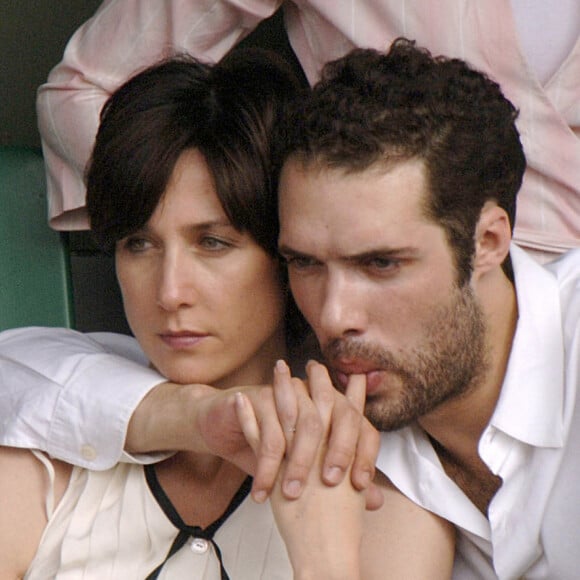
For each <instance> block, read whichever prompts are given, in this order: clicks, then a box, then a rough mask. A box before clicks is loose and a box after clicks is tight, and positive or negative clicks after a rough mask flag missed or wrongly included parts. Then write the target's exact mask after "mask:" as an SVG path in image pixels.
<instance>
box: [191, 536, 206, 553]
mask: <svg viewBox="0 0 580 580" xmlns="http://www.w3.org/2000/svg"><path fill="white" fill-rule="evenodd" d="M208 548H209V542H208V541H207V540H204V539H203V538H193V540H192V541H191V551H192V552H193V553H194V554H205V553H206V552H207V550H208Z"/></svg>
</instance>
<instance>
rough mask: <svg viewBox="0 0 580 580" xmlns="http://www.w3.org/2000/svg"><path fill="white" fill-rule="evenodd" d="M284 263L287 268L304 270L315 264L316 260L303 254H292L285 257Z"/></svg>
mask: <svg viewBox="0 0 580 580" xmlns="http://www.w3.org/2000/svg"><path fill="white" fill-rule="evenodd" d="M286 264H287V265H288V267H289V268H292V269H295V270H305V269H307V268H312V267H314V266H316V264H318V262H317V261H316V260H314V259H313V258H306V257H304V256H292V257H290V258H286Z"/></svg>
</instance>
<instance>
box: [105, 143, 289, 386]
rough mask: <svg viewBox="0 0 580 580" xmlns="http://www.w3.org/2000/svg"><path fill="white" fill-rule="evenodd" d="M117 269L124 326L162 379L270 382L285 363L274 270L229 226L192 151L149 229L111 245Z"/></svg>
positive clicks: (244, 236)
mask: <svg viewBox="0 0 580 580" xmlns="http://www.w3.org/2000/svg"><path fill="white" fill-rule="evenodd" d="M116 267H117V277H118V280H119V284H120V286H121V291H122V294H123V302H124V306H125V312H126V315H127V319H128V321H129V325H130V326H131V329H132V331H133V333H134V334H135V337H136V338H137V340H138V341H139V343H140V344H141V347H142V348H143V350H144V351H145V353H146V354H147V356H148V357H149V359H150V360H151V363H152V364H153V366H155V368H156V369H157V370H159V372H161V373H162V374H163V375H164V376H166V377H167V378H168V379H169V380H171V381H173V382H177V383H206V384H212V385H214V386H219V387H222V388H226V387H229V386H233V385H242V384H256V383H261V382H269V381H270V380H271V372H272V366H273V364H274V362H275V360H276V359H277V358H280V357H283V356H284V354H285V353H284V330H283V322H282V321H283V315H284V291H283V289H282V286H281V282H280V279H279V268H278V264H277V261H276V260H275V259H273V258H272V257H271V256H269V255H268V254H267V253H266V252H265V251H264V250H263V249H262V248H261V247H260V246H259V245H258V244H257V243H256V242H255V241H254V240H253V239H252V238H251V237H250V236H249V235H248V234H246V233H240V232H239V231H237V230H236V229H235V228H234V227H233V226H232V225H231V224H230V222H229V220H228V218H227V217H226V215H225V213H224V211H223V209H222V207H221V205H220V202H219V200H218V197H217V195H216V192H215V188H214V183H213V178H212V176H211V174H210V172H209V170H208V168H207V164H206V162H205V159H204V157H203V156H202V155H201V154H200V153H199V151H197V150H190V151H186V152H184V153H183V154H182V156H181V157H180V158H179V160H178V162H177V164H176V166H175V169H174V171H173V174H172V177H171V179H170V181H169V184H168V187H167V190H166V191H165V195H164V196H163V198H162V199H161V201H160V203H159V205H158V206H157V208H156V209H155V212H154V213H153V215H152V216H151V218H150V220H149V221H148V222H147V224H146V225H145V226H144V227H143V229H142V230H140V231H137V232H135V233H133V234H131V235H130V236H127V237H126V238H124V239H122V240H120V241H119V242H118V243H117V248H116Z"/></svg>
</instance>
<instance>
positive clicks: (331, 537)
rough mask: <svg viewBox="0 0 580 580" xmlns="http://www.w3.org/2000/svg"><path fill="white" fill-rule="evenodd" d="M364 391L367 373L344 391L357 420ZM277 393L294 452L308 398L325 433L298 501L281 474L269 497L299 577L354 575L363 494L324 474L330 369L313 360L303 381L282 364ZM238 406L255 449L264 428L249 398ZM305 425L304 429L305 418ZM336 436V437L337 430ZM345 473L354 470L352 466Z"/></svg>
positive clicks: (354, 433)
mask: <svg viewBox="0 0 580 580" xmlns="http://www.w3.org/2000/svg"><path fill="white" fill-rule="evenodd" d="M365 390H366V384H365V380H364V377H362V376H353V377H351V380H350V382H349V385H348V388H347V391H346V402H347V403H348V405H351V406H352V408H353V410H354V411H356V413H353V414H352V417H353V421H355V422H360V421H361V419H360V418H359V419H355V418H356V417H357V414H358V415H360V416H361V417H362V410H363V408H364V400H365ZM274 392H275V398H276V401H277V405H278V406H279V407H280V406H281V407H282V408H284V409H286V410H288V409H289V410H290V413H288V414H287V415H284V416H281V417H280V418H279V419H280V422H281V424H282V425H284V426H285V428H284V434H285V437H286V439H287V448H288V449H289V450H290V451H292V448H293V447H294V445H295V431H294V428H293V425H296V424H297V422H299V421H300V419H301V418H300V410H301V409H303V408H308V407H307V405H305V399H306V398H307V399H309V400H311V401H312V402H313V403H314V405H315V407H316V409H317V411H318V415H319V419H320V425H321V426H322V438H321V439H320V443H319V445H318V447H317V449H316V450H315V456H314V458H313V459H314V466H313V468H312V470H311V471H310V473H309V475H308V477H307V480H306V484H305V486H304V489H303V492H302V494H301V495H300V497H299V498H298V499H294V500H292V499H287V497H285V495H284V494H283V493H282V482H283V478H282V475H280V476H279V478H278V481H277V485H276V487H275V488H274V491H273V493H272V496H271V502H272V508H273V511H274V515H275V518H276V522H277V524H278V528H279V530H280V533H281V535H282V537H283V538H284V541H285V543H286V547H287V549H288V553H289V556H290V560H291V562H292V565H293V567H294V571H295V578H297V579H298V578H299V579H307V578H315V577H318V578H321V577H324V578H325V579H332V578H340V579H344V578H349V580H350V579H352V580H356V579H357V578H359V570H360V545H361V538H362V533H363V521H364V513H365V497H364V493H363V492H361V491H359V490H357V489H355V488H354V487H353V485H352V483H351V479H350V477H345V478H343V479H342V481H341V482H340V483H339V484H338V485H335V486H333V487H329V486H328V485H326V484H325V483H324V482H323V480H322V477H321V474H322V471H323V469H324V466H325V458H326V456H327V448H328V443H329V440H330V438H331V437H332V436H333V432H332V430H333V425H334V423H333V418H334V414H335V390H334V387H333V386H332V383H331V381H330V378H329V376H328V372H327V370H326V368H325V367H324V366H323V365H321V364H319V363H315V362H311V363H309V364H308V366H307V384H305V383H304V382H303V381H300V380H299V379H295V378H292V377H291V376H290V373H289V371H288V368H287V367H286V365H285V364H283V363H278V365H277V367H276V370H275V374H274ZM238 407H239V412H238V415H239V418H240V422H241V424H242V427H243V429H244V433H245V434H246V437H247V439H248V442H249V443H250V445H251V446H252V448H254V449H256V450H257V449H259V447H260V429H259V425H258V421H257V420H256V417H255V415H254V413H253V409H252V406H251V404H250V402H249V400H248V399H246V398H245V397H244V396H243V395H239V398H238ZM293 410H294V411H293ZM343 410H344V409H343ZM302 427H303V429H305V428H306V424H305V423H304V421H303V424H302ZM318 428H319V425H316V426H315V427H314V430H315V434H314V435H315V436H318V437H319V436H320V433H318ZM343 428H344V423H343ZM357 428H358V430H360V425H359V426H358V427H357V426H355V425H353V426H351V428H350V429H349V433H350V434H351V436H354V437H357V436H358V431H357ZM351 430H352V433H351ZM334 435H335V437H336V435H337V434H336V433H334ZM342 435H344V433H343V434H342ZM347 473H348V474H350V466H348V469H347Z"/></svg>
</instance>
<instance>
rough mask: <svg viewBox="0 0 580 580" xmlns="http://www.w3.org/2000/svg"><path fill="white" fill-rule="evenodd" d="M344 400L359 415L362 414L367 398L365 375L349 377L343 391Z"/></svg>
mask: <svg viewBox="0 0 580 580" xmlns="http://www.w3.org/2000/svg"><path fill="white" fill-rule="evenodd" d="M345 396H346V398H347V399H348V400H349V401H350V402H351V404H352V405H353V407H354V408H355V409H356V410H357V411H359V412H360V413H364V410H365V401H366V396H367V381H366V376H365V375H350V377H349V379H348V384H347V386H346V391H345Z"/></svg>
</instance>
